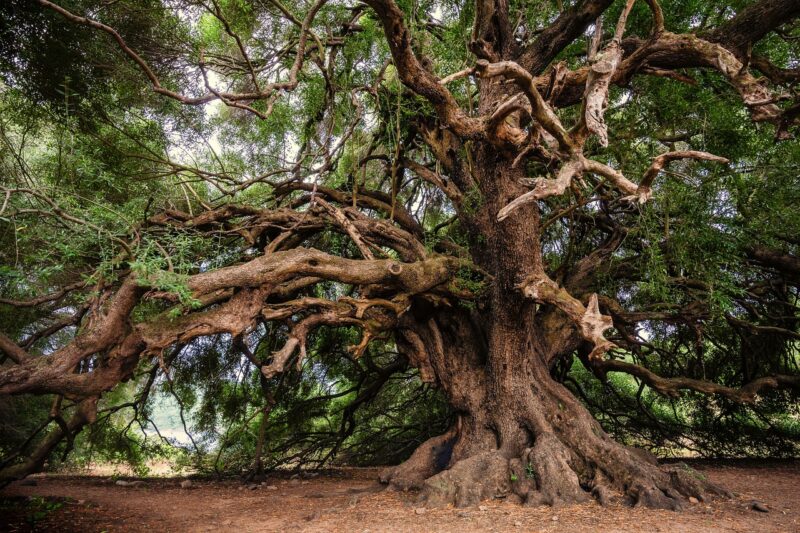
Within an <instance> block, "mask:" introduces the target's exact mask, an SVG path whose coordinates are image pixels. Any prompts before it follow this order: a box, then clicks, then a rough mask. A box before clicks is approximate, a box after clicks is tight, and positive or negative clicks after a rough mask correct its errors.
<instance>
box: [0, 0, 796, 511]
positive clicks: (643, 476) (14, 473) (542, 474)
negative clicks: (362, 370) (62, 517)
mask: <svg viewBox="0 0 800 533" xmlns="http://www.w3.org/2000/svg"><path fill="white" fill-rule="evenodd" d="M2 9H3V10H4V11H5V14H4V16H3V18H4V20H5V22H4V23H3V24H4V26H3V30H2V40H1V41H0V42H2V46H3V48H2V50H0V60H2V67H3V72H4V79H5V87H4V89H3V95H4V104H3V105H4V108H5V109H6V110H7V111H8V112H9V115H8V117H7V118H3V119H2V120H3V121H4V122H3V132H2V133H3V136H4V141H5V144H4V147H3V164H4V174H5V175H4V177H3V185H2V188H1V189H0V193H2V198H0V199H1V200H2V206H0V216H1V217H3V218H2V221H0V223H2V224H3V227H2V235H0V239H2V246H1V247H0V250H1V251H0V253H1V254H2V257H3V263H4V266H3V269H4V270H3V275H4V278H3V281H2V285H1V286H0V289H2V291H3V294H4V297H3V299H2V300H0V303H1V304H2V307H3V310H2V312H3V316H4V317H8V318H7V325H6V324H4V326H3V329H4V330H5V333H4V334H0V351H2V353H3V354H4V358H5V360H6V364H5V365H4V366H3V367H2V368H0V394H3V395H18V394H37V395H55V398H56V399H55V400H54V403H53V407H52V409H51V411H50V415H49V416H50V418H51V419H52V421H53V422H55V425H54V426H53V429H52V430H51V431H50V432H49V433H47V435H46V437H45V438H43V439H42V440H41V441H39V443H38V445H37V446H36V447H34V448H33V449H32V451H31V452H30V454H29V457H27V458H24V459H18V458H14V459H13V460H11V461H7V462H6V465H5V467H4V468H3V469H2V470H1V471H0V478H2V479H5V480H8V479H14V478H19V477H21V476H24V475H27V474H28V473H30V472H32V471H34V470H36V469H39V468H41V467H42V464H43V462H44V461H45V459H46V458H47V457H48V456H49V454H50V453H51V452H52V451H53V450H54V449H55V447H56V446H58V444H59V443H60V442H61V441H63V440H64V439H66V440H69V441H71V440H72V439H73V437H74V435H75V434H77V433H78V432H79V431H81V429H82V428H83V427H84V426H86V425H87V424H91V423H92V422H93V421H94V420H96V418H97V417H98V402H100V401H101V397H102V396H103V395H104V394H105V393H107V392H108V391H111V390H113V389H114V388H115V387H117V386H118V385H119V384H120V383H121V382H124V381H128V380H131V379H134V380H136V383H137V384H139V385H140V386H141V387H142V389H141V390H142V392H141V394H140V395H139V396H138V398H139V399H141V396H146V395H147V394H148V391H149V387H150V386H151V385H152V383H153V381H154V380H155V379H156V376H157V375H159V373H163V374H164V375H165V379H167V380H169V384H170V387H173V386H174V387H181V386H182V385H181V383H179V382H176V381H175V380H174V378H173V377H172V376H171V375H170V368H171V367H172V365H173V363H175V364H178V361H179V359H180V358H181V357H185V358H186V359H185V360H184V361H183V362H182V363H180V365H184V366H183V368H184V372H183V373H182V374H183V375H185V376H188V377H189V378H190V380H191V376H192V371H196V376H200V375H202V376H205V377H206V378H208V377H209V376H212V375H216V374H215V373H214V372H215V371H212V370H214V369H219V368H220V365H223V364H224V365H234V366H235V365H236V364H237V363H238V362H244V363H246V367H247V368H251V365H252V367H255V368H257V369H259V371H260V375H259V377H258V380H259V382H260V383H261V385H263V387H262V388H263V390H262V392H263V394H264V397H265V398H269V395H270V394H271V393H272V392H271V391H274V390H276V387H278V384H279V382H280V381H281V375H283V374H284V373H286V372H288V371H289V369H290V368H291V365H302V364H303V361H304V360H305V359H306V358H307V357H310V356H312V355H313V356H314V357H321V358H325V357H335V356H338V357H342V358H345V359H348V360H351V361H354V360H356V359H358V358H359V357H361V356H362V355H363V354H365V353H368V352H369V350H370V349H371V347H374V346H376V343H377V345H380V346H382V347H386V348H388V349H389V350H390V351H396V352H397V353H398V354H399V355H400V358H398V359H391V358H390V360H388V361H386V360H385V361H383V363H382V364H383V365H385V366H383V369H384V370H385V372H382V370H381V369H380V368H373V369H372V371H371V372H372V374H370V375H372V376H373V378H370V380H371V381H370V382H371V383H373V384H374V385H375V387H376V388H375V389H374V391H373V392H374V393H377V391H378V390H380V388H381V386H382V385H383V384H384V383H385V382H386V381H387V380H388V377H389V376H391V375H392V374H394V373H395V372H400V371H404V370H405V368H406V364H410V365H411V366H412V367H414V368H416V369H417V370H418V373H419V376H420V378H421V380H422V381H423V382H425V383H429V384H433V385H436V386H437V387H439V388H440V389H441V390H442V392H443V394H444V396H445V397H446V399H447V402H448V403H449V405H450V408H451V409H452V411H453V413H454V417H453V423H452V426H451V427H450V428H449V429H448V430H447V431H446V432H445V433H443V434H442V435H439V436H436V437H433V438H431V439H429V440H427V441H426V442H424V443H423V444H421V445H420V446H419V447H418V448H417V450H416V452H414V454H413V455H412V456H411V457H410V458H409V459H408V460H407V461H405V462H403V463H402V464H400V465H399V466H397V467H395V468H392V469H390V470H388V471H387V472H386V473H385V474H384V475H383V476H382V478H383V481H384V482H386V483H391V484H393V485H395V486H398V487H402V488H413V489H420V490H421V491H422V495H423V498H424V499H425V500H426V501H427V502H429V503H430V504H447V503H454V504H456V505H468V504H473V503H475V502H477V501H480V500H482V499H486V498H491V497H498V496H506V497H508V498H511V499H515V500H516V501H519V502H523V501H524V502H526V503H528V504H550V505H554V504H558V503H564V502H576V501H584V500H586V499H588V498H589V497H590V494H591V496H594V497H595V498H597V499H598V500H599V501H600V502H602V503H604V502H606V501H607V500H608V499H609V498H610V497H612V496H614V495H615V494H618V493H623V494H624V495H625V496H626V497H627V499H628V500H629V501H630V502H631V503H636V504H640V505H644V506H650V507H663V508H677V507H679V506H680V502H681V501H682V500H683V499H685V498H688V497H697V498H702V497H703V496H704V495H705V494H707V493H709V492H711V493H719V494H724V493H725V490H724V489H722V488H719V487H715V486H713V485H712V484H711V483H709V482H708V481H707V480H705V479H704V478H702V476H697V475H695V474H693V473H692V471H691V470H688V469H684V468H680V467H665V466H659V465H658V464H656V463H655V462H653V461H652V460H651V459H649V458H648V457H647V456H645V454H642V453H639V452H638V451H637V450H636V449H635V448H631V447H628V446H625V445H623V444H621V443H618V442H617V441H615V440H613V439H612V438H611V437H610V436H609V435H608V434H607V433H606V431H604V430H603V429H602V427H601V425H600V424H599V423H598V421H597V420H596V419H595V417H593V416H592V413H590V411H589V410H588V409H587V405H588V406H589V407H591V408H592V409H593V410H594V412H595V414H597V415H598V416H600V417H601V418H602V419H606V420H607V419H609V418H616V419H618V418H619V417H620V413H619V412H618V409H619V406H616V407H615V406H613V402H611V401H610V400H606V399H604V398H603V395H604V394H607V393H609V391H615V390H618V389H619V386H617V388H616V389H615V387H614V381H613V379H610V378H611V377H615V376H617V375H619V374H623V375H628V376H632V378H633V379H631V378H625V379H626V380H627V381H626V382H625V383H627V384H629V385H630V384H633V386H634V389H638V390H634V391H631V392H630V394H629V397H630V398H633V401H634V402H636V403H638V404H639V406H640V407H641V404H642V403H643V402H645V401H647V402H650V403H651V404H652V405H654V406H657V405H659V404H658V403H657V400H653V399H652V398H653V397H652V395H649V393H648V394H647V395H645V394H643V391H645V389H648V390H649V391H652V392H654V393H657V394H658V395H662V396H665V397H668V398H673V399H675V398H679V397H680V395H681V393H682V391H689V394H690V396H691V397H692V398H695V400H696V399H697V397H698V395H702V396H706V395H707V396H708V398H707V399H705V400H703V401H702V402H701V403H702V407H697V405H698V404H697V402H696V401H695V403H694V404H691V405H693V406H695V407H694V408H695V409H697V411H696V413H695V416H697V417H700V418H703V417H704V416H705V417H706V420H707V421H708V417H709V415H710V417H711V418H714V417H719V418H720V419H724V418H725V417H727V416H728V415H729V414H730V413H737V412H739V413H741V412H742V411H737V409H738V407H735V406H737V405H738V404H752V405H753V406H754V408H761V407H763V409H761V410H760V411H759V410H758V409H756V410H754V411H751V412H750V413H751V414H752V413H753V412H755V413H757V414H758V413H767V414H764V415H763V418H762V419H761V422H759V423H761V424H763V425H767V426H771V427H776V426H780V425H781V424H784V425H790V424H792V420H794V418H793V417H796V416H797V407H796V403H794V402H793V399H794V398H796V395H794V396H793V394H795V393H794V392H791V391H796V390H797V389H798V387H800V376H798V374H797V370H798V358H799V357H800V356H799V355H798V353H799V352H798V345H797V341H798V339H800V333H798V331H799V328H798V324H799V322H798V321H799V320H800V316H798V287H800V258H799V257H798V256H797V247H798V244H800V240H798V235H800V208H799V206H800V202H798V199H800V182H798V179H797V176H798V165H799V164H800V146H798V143H797V142H796V141H795V140H794V138H793V130H794V129H795V128H796V126H797V121H798V116H799V115H800V101H799V100H798V99H797V96H796V94H797V87H798V81H800V72H799V71H798V69H797V65H798V61H800V49H799V48H798V47H799V46H800V44H799V43H800V35H798V33H797V25H796V24H795V21H796V18H797V17H798V15H800V3H798V2H797V1H796V0H758V1H755V2H739V1H731V2H725V3H723V4H720V3H719V2H714V1H710V0H692V1H678V0H674V1H673V0H662V1H661V2H659V1H658V0H641V1H639V2H635V0H628V1H627V2H621V1H617V2H613V1H612V0H575V1H572V2H560V1H559V2H550V1H545V0H541V1H508V0H477V1H475V2H461V1H457V0H442V1H426V0H419V1H406V0H403V1H400V0H364V2H363V3H360V2H351V1H342V0H315V1H313V2H298V3H296V5H294V4H284V3H282V2H280V1H279V0H263V1H259V2H246V1H241V0H171V1H169V2H167V1H165V2H163V3H161V2H156V1H152V0H151V1H148V2H138V1H126V0H122V1H118V2H101V1H93V0H74V1H69V2H61V3H58V4H56V3H53V2H50V1H48V0H38V1H22V0H13V1H11V2H9V3H7V5H6V6H4V7H3V8H2ZM48 73H52V74H53V75H52V76H49V75H48ZM144 89H149V90H150V92H149V93H148V92H147V91H145V90H144ZM48 113H51V114H55V116H50V115H47V114H48ZM37 117H38V118H37ZM37 294H40V295H38V296H37ZM320 328H321V329H320ZM337 329H341V330H342V331H344V332H345V333H346V334H343V335H340V336H335V335H333V336H329V337H326V338H327V339H328V340H331V339H332V340H333V342H332V343H326V342H323V341H321V340H320V339H321V337H320V334H321V332H323V331H333V330H337ZM353 332H360V335H359V336H358V337H357V338H356V339H354V340H350V339H351V338H352V336H353V335H352V334H353ZM220 339H223V340H224V343H223V345H224V346H223V347H224V349H220V346H221V345H220V344H219V342H218V341H219V340H220ZM348 342H352V345H350V346H349V347H347V349H346V350H343V349H341V344H342V343H348ZM326 344H327V345H326ZM310 352H313V354H312V353H310ZM186 354H188V355H186ZM199 354H202V355H199ZM369 357H372V356H371V355H370V356H369ZM215 361H216V362H215ZM406 362H407V363H406ZM215 365H217V366H215ZM227 368H231V366H227ZM231 372H233V371H232V370H231ZM386 372H388V373H386ZM589 374H591V375H593V376H594V377H596V378H597V379H599V380H601V381H602V382H606V381H607V380H609V379H610V381H611V384H610V385H607V386H606V388H605V389H601V390H599V391H594V392H593V391H592V390H590V388H589V385H587V383H589V382H588V381H587V379H586V378H587V376H588V375H589ZM609 374H611V375H612V376H609ZM180 375H181V373H177V374H176V376H178V377H179V376H180ZM366 375H367V374H365V376H366ZM375 376H377V377H375ZM309 377H312V378H313V377H316V378H318V379H319V380H322V381H324V380H325V379H327V378H326V376H325V374H324V372H316V371H314V369H313V368H311V369H309V370H307V371H306V372H305V375H304V379H305V380H307V379H308V378H309ZM351 378H352V376H351ZM353 379H356V378H353ZM356 380H357V379H356ZM208 383H209V384H211V385H214V386H213V387H211V388H208V389H207V390H206V397H205V398H204V402H206V403H209V402H211V403H213V402H214V401H219V402H223V400H225V401H226V402H228V401H231V402H232V404H229V403H220V409H221V410H225V409H228V408H229V407H230V406H231V405H233V406H234V407H235V405H236V403H237V402H239V401H242V396H241V395H236V394H233V393H232V392H231V391H230V390H228V389H226V384H225V383H224V382H222V381H213V380H212V381H209V382H208ZM295 383H298V382H295ZM303 383H308V381H303ZM362 383H363V382H362ZM617 385H619V382H618V383H617ZM366 390H372V389H370V388H369V387H367V389H365V391H366ZM209 391H210V392H211V394H210V395H209ZM359 394H360V393H359ZM365 394H366V392H365ZM576 394H577V396H578V397H576ZM359 397H360V396H359ZM373 397H374V394H373ZM579 397H581V399H584V400H585V403H582V402H581V401H580V399H579ZM272 400H273V399H270V401H265V402H264V403H263V406H264V410H263V413H261V414H262V416H263V417H264V418H266V417H267V416H268V415H269V409H270V407H269V406H270V405H271V401H272ZM134 404H136V405H138V403H137V401H134ZM761 404H763V405H761ZM622 405H623V409H630V410H631V413H625V412H624V411H623V412H622V414H621V416H623V417H626V416H627V417H631V416H634V415H633V414H632V412H633V411H634V410H635V409H636V407H635V406H634V407H627V408H626V407H625V404H624V403H623V404H622ZM661 405H663V404H661ZM666 405H671V408H672V410H674V411H675V413H676V414H675V421H676V422H680V416H679V415H678V413H677V409H678V408H679V407H680V408H681V409H686V405H685V404H684V405H680V404H678V403H675V402H672V403H671V404H669V403H668V404H666ZM615 410H617V412H616V413H615ZM101 413H105V411H103V410H102V409H101ZM211 414H213V413H211ZM256 414H258V413H256ZM348 416H350V418H348ZM748 416H750V415H748ZM351 422H352V413H350V415H347V414H345V415H344V416H343V418H342V428H346V427H348V426H347V425H348V424H351ZM793 423H794V424H795V425H796V420H795V422H793ZM612 425H613V424H612ZM709 425H713V424H711V423H710V422H709ZM350 427H352V426H350ZM619 427H626V428H627V430H628V431H629V430H630V429H631V427H634V428H635V424H633V426H632V425H631V424H627V425H626V424H621V425H620V426H619ZM312 429H313V428H312ZM311 433H313V431H310V432H309V434H311ZM343 433H346V431H344V430H343ZM231 438H233V439H236V438H237V437H236V436H235V435H234V436H233V437H231ZM337 442H341V441H340V440H339V441H337ZM262 444H263V437H262ZM332 446H333V449H334V450H335V449H336V447H338V446H339V444H333V445H332ZM258 458H259V460H260V458H261V453H259V454H258Z"/></svg>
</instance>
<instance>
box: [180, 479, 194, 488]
mask: <svg viewBox="0 0 800 533" xmlns="http://www.w3.org/2000/svg"><path fill="white" fill-rule="evenodd" d="M191 486H192V482H191V480H189V479H184V480H183V481H181V488H182V489H188V488H191Z"/></svg>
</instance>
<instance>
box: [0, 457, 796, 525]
mask: <svg viewBox="0 0 800 533" xmlns="http://www.w3.org/2000/svg"><path fill="white" fill-rule="evenodd" d="M692 466H693V467H694V468H696V469H697V470H698V471H700V472H701V473H702V474H704V475H706V476H708V477H709V478H710V479H711V481H713V482H716V483H719V484H722V485H724V486H726V487H727V488H728V489H730V490H732V491H734V492H735V493H736V497H735V498H734V499H731V500H714V501H708V502H698V503H694V504H687V506H686V509H685V510H684V511H682V512H672V511H657V510H649V509H638V508H630V507H626V506H624V505H621V504H619V503H616V504H612V505H611V506H609V507H600V506H599V505H597V504H596V503H587V504H581V505H572V506H566V507H559V508H550V507H534V508H526V507H521V506H518V505H513V504H509V503H505V502H503V501H502V500H494V501H489V502H484V503H483V505H481V506H480V507H472V508H466V509H453V508H444V509H425V508H422V507H419V506H418V505H417V504H415V499H414V495H413V494H408V493H399V492H393V491H387V490H384V488H383V486H381V485H379V484H378V483H377V482H376V481H375V479H376V478H377V473H378V471H377V470H375V469H353V470H341V471H336V472H330V473H327V474H323V475H320V476H318V477H314V478H311V479H302V478H299V479H287V478H286V477H274V478H269V479H267V480H266V482H265V484H264V485H259V488H257V489H255V490H250V489H249V488H247V486H246V485H242V483H240V482H238V481H231V480H229V481H211V480H193V481H192V486H191V487H190V488H180V485H179V484H180V481H181V480H180V479H149V480H146V481H145V483H144V484H143V485H141V486H139V487H123V486H118V485H116V484H115V483H114V481H112V480H110V479H109V478H98V477H88V476H84V477H76V476H70V477H64V476H55V475H46V476H36V477H34V478H33V479H35V480H36V483H37V484H36V485H35V486H25V485H22V484H21V483H19V482H17V483H14V484H12V485H10V486H8V487H6V488H5V489H4V490H3V491H2V492H0V531H67V532H78V531H80V532H86V533H89V532H101V531H108V532H117V531H126V532H127V531H130V532H148V533H154V532H160V531H175V532H178V531H237V532H239V531H241V532H247V531H325V532H347V533H361V532H367V531H369V532H373V533H374V532H378V531H408V532H415V533H416V532H425V531H448V532H458V533H466V532H470V531H497V532H516V531H519V532H532V531H547V532H559V531H565V532H566V531H569V532H584V531H587V532H588V531H603V532H616V531H620V532H621V531H625V532H631V531H641V532H645V531H646V532H652V531H664V532H670V533H673V532H676V533H677V532H684V531H686V532H689V531H691V532H695V531H747V532H759V533H760V532H772V531H777V532H789V533H798V532H800V461H758V462H742V461H726V462H694V463H692ZM269 486H272V487H276V488H274V489H270V488H268V487H269ZM754 501H757V502H759V503H760V504H761V505H763V506H764V507H765V508H766V509H767V511H768V512H759V511H757V510H754V509H753V508H752V507H753V502H754Z"/></svg>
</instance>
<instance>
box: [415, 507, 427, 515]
mask: <svg viewBox="0 0 800 533" xmlns="http://www.w3.org/2000/svg"><path fill="white" fill-rule="evenodd" d="M426 511H427V509H425V508H424V507H417V508H416V509H414V512H415V513H416V514H425V512H426Z"/></svg>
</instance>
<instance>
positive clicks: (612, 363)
mask: <svg viewBox="0 0 800 533" xmlns="http://www.w3.org/2000/svg"><path fill="white" fill-rule="evenodd" d="M591 366H592V368H593V369H595V370H596V371H598V372H600V373H601V374H603V375H604V374H605V373H607V372H622V373H625V374H630V375H632V376H634V377H636V378H639V379H640V380H642V381H643V382H645V383H646V384H647V385H648V386H649V387H650V388H652V389H653V390H654V391H656V392H658V393H659V394H663V395H664V396H668V397H673V398H674V397H677V396H678V395H679V391H681V390H692V391H695V392H702V393H703V394H717V395H720V396H724V397H725V398H727V399H729V400H733V401H735V402H739V403H753V402H754V401H755V400H756V397H757V395H758V393H759V392H761V391H762V390H765V389H781V388H784V389H788V388H793V389H800V376H786V375H774V376H766V377H763V378H758V379H756V380H753V381H751V382H750V383H748V384H746V385H744V386H742V387H740V388H738V389H735V388H731V387H726V386H724V385H718V384H716V383H711V382H708V381H702V380H699V379H691V378H685V377H677V378H664V377H661V376H659V375H658V374H655V373H654V372H651V371H650V370H648V369H646V368H644V367H642V366H639V365H635V364H633V363H628V362H626V361H620V360H619V359H603V360H594V361H592V362H591Z"/></svg>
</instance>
